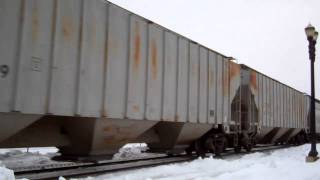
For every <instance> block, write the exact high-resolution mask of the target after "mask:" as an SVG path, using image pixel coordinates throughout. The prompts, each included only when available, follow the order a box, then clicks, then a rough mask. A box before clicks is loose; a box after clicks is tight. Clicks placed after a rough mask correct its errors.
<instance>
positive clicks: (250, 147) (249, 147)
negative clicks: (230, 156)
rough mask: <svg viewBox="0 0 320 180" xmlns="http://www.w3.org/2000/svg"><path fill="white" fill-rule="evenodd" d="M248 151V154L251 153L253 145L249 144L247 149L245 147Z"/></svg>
mask: <svg viewBox="0 0 320 180" xmlns="http://www.w3.org/2000/svg"><path fill="white" fill-rule="evenodd" d="M245 149H246V151H247V152H250V151H251V150H252V145H251V144H248V145H247V146H246V147H245Z"/></svg>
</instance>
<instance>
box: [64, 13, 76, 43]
mask: <svg viewBox="0 0 320 180" xmlns="http://www.w3.org/2000/svg"><path fill="white" fill-rule="evenodd" d="M73 32H74V25H73V22H72V20H71V18H70V17H68V16H63V17H62V33H63V37H64V39H66V40H70V39H71V35H72V33H73Z"/></svg>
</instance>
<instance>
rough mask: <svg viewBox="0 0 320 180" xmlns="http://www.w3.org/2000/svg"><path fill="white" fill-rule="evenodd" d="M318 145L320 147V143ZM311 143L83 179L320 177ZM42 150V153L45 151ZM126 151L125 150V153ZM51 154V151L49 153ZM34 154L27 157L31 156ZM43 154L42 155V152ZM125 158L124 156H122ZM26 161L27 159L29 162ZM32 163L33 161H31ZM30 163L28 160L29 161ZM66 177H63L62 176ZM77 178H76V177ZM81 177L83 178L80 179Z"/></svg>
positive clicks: (1, 174) (130, 149) (131, 149)
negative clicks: (312, 160) (309, 156)
mask: <svg viewBox="0 0 320 180" xmlns="http://www.w3.org/2000/svg"><path fill="white" fill-rule="evenodd" d="M141 148H144V147H143V146H140V145H131V146H126V147H124V148H123V149H122V150H121V151H120V154H118V155H117V156H116V158H119V156H120V157H122V158H123V157H126V158H127V157H131V156H133V157H137V156H144V155H143V154H142V153H141ZM317 148H318V149H319V150H320V144H318V146H317ZM309 149H310V145H309V144H307V145H303V146H299V147H291V148H288V149H280V150H275V151H272V152H270V151H269V152H257V153H252V154H247V155H238V156H232V157H231V158H225V159H215V158H205V159H200V158H199V159H197V160H194V161H192V162H187V163H178V164H171V165H163V166H157V167H152V168H143V169H139V170H130V171H122V172H118V173H113V174H105V175H101V176H98V177H87V178H84V179H81V180H105V179H108V180H109V179H111V180H141V179H145V180H153V179H161V180H169V179H174V180H185V179H194V180H202V179H205V180H210V179H214V180H229V179H232V180H243V179H246V180H257V179H259V180H274V179H281V180H319V179H320V160H318V161H317V162H315V163H306V162H305V158H306V155H307V154H308V152H309ZM14 152H16V153H13V152H12V151H0V157H1V156H2V157H3V156H9V157H11V158H13V157H15V158H18V157H17V154H19V153H17V150H14ZM45 153H46V152H43V150H39V154H41V155H42V154H45ZM123 153H124V154H123ZM49 154H50V153H49ZM36 155H37V153H36V152H31V153H30V151H29V153H26V152H22V154H19V156H20V157H21V159H23V158H25V160H27V159H29V160H30V159H31V160H33V161H34V159H35V157H36ZM30 156H31V158H27V157H30ZM39 158H40V155H39ZM120 159H121V158H120ZM25 163H26V162H25ZM29 163H31V162H29ZM4 164H5V163H3V164H2V163H0V179H1V180H2V179H7V180H11V179H14V174H13V171H11V170H9V169H7V168H5V165H4ZM27 164H28V163H27ZM63 179H64V178H63V177H61V178H60V180H63ZM73 180H76V179H73ZM77 180H80V179H77Z"/></svg>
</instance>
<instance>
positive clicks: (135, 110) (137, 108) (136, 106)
mask: <svg viewBox="0 0 320 180" xmlns="http://www.w3.org/2000/svg"><path fill="white" fill-rule="evenodd" d="M132 109H133V111H134V112H139V111H140V107H139V106H138V105H134V106H133V107H132Z"/></svg>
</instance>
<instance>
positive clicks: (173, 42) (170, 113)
mask: <svg viewBox="0 0 320 180" xmlns="http://www.w3.org/2000/svg"><path fill="white" fill-rule="evenodd" d="M164 42H165V47H164V48H165V50H164V51H165V53H164V56H165V57H164V67H163V68H164V80H163V83H164V87H163V88H164V89H163V93H164V94H163V107H162V108H163V117H162V118H163V119H164V120H165V121H175V120H176V116H175V115H176V111H177V110H176V109H177V107H176V104H177V99H178V98H176V97H177V94H178V91H177V88H178V86H177V84H178V74H177V73H178V68H177V66H178V50H179V47H178V37H177V36H176V35H174V34H172V33H170V32H165V39H164Z"/></svg>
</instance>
